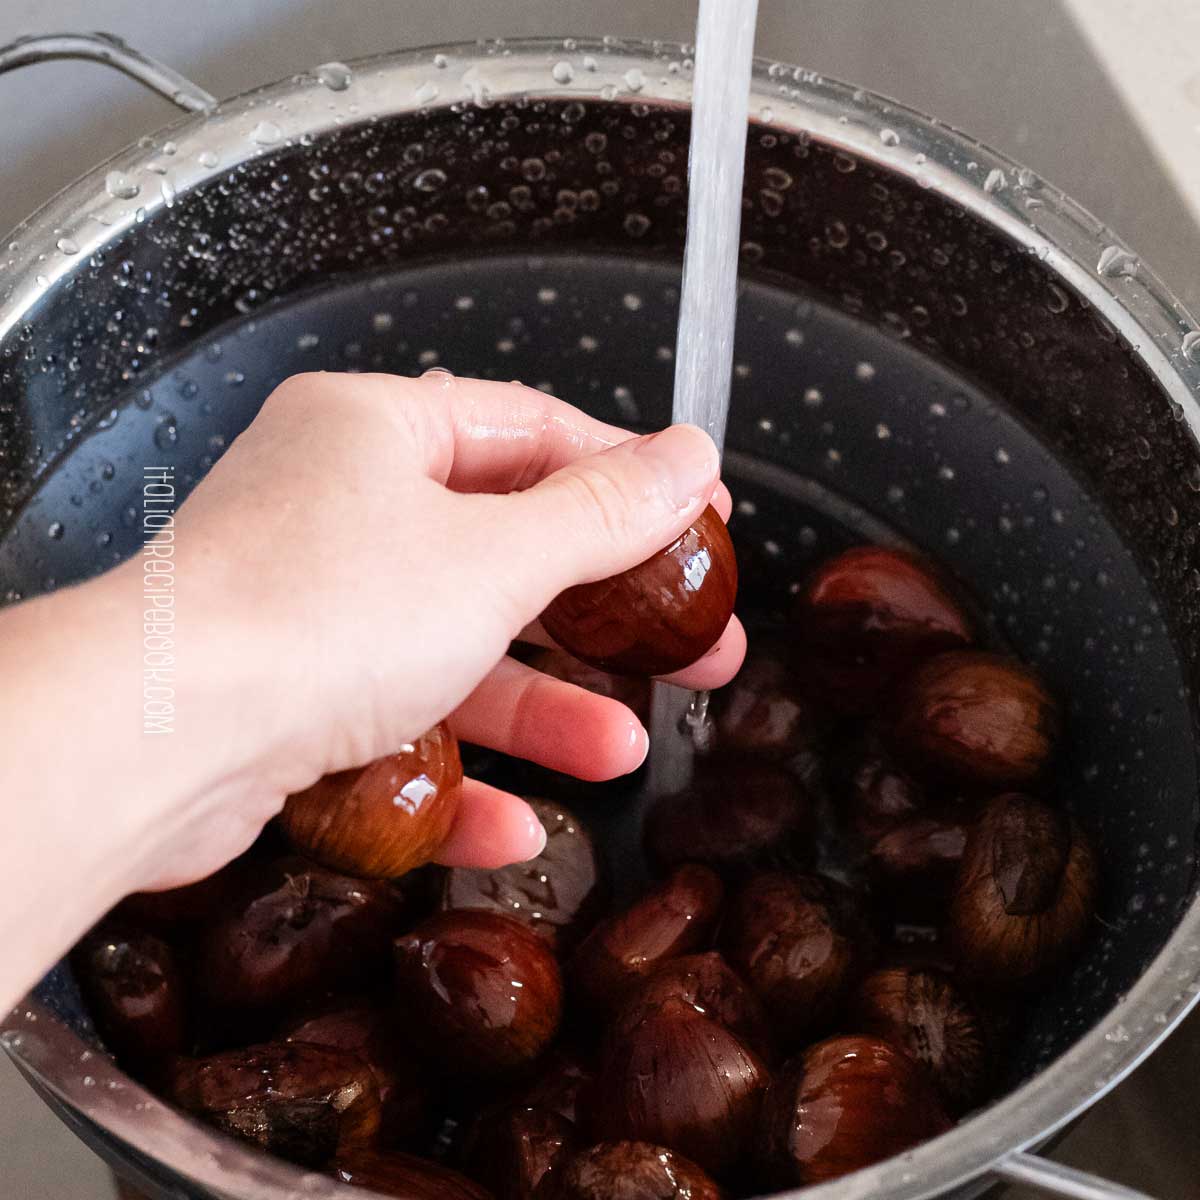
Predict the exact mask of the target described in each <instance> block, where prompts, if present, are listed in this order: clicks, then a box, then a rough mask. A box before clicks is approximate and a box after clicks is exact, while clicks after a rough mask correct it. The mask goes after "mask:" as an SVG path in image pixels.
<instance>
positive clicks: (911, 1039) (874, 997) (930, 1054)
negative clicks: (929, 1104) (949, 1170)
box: [851, 967, 992, 1113]
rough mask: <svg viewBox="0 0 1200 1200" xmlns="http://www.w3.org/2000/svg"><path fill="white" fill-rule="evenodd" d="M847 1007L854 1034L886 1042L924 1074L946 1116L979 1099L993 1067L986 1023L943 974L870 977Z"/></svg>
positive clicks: (911, 971)
mask: <svg viewBox="0 0 1200 1200" xmlns="http://www.w3.org/2000/svg"><path fill="white" fill-rule="evenodd" d="M851 1007H852V1011H853V1013H854V1017H853V1021H854V1025H855V1027H856V1028H859V1029H861V1030H863V1031H864V1032H866V1033H872V1034H875V1035H877V1036H878V1037H881V1038H883V1039H884V1040H885V1041H888V1042H891V1043H892V1045H894V1046H896V1047H897V1048H898V1049H900V1050H903V1051H904V1052H905V1053H906V1054H907V1055H908V1056H909V1057H910V1058H913V1059H915V1060H916V1061H917V1062H919V1063H920V1064H921V1065H922V1066H924V1067H925V1068H926V1070H927V1071H928V1072H929V1076H930V1078H931V1079H932V1080H933V1084H934V1086H935V1087H936V1088H937V1090H938V1093H939V1094H940V1096H941V1098H942V1100H943V1102H944V1104H945V1106H946V1108H947V1109H948V1110H949V1111H951V1112H958V1113H961V1112H965V1111H966V1110H967V1109H968V1108H970V1107H971V1106H972V1105H973V1104H975V1103H976V1102H977V1101H978V1100H979V1099H980V1098H981V1097H982V1096H983V1093H984V1090H985V1088H986V1086H987V1083H988V1080H989V1077H990V1075H991V1067H992V1063H991V1048H990V1045H989V1036H988V1030H987V1026H986V1021H985V1019H984V1018H983V1016H982V1015H981V1014H980V1012H979V1011H978V1010H977V1009H976V1007H975V1005H974V1004H973V1003H972V1002H971V1000H970V999H969V998H968V997H967V994H966V992H965V991H964V990H963V988H962V986H961V985H960V984H958V983H956V982H955V981H954V980H953V979H952V978H951V977H950V976H949V975H948V974H946V972H945V971H939V970H936V969H934V968H929V967H924V968H922V967H883V968H881V969H879V970H877V971H872V972H871V974H870V975H868V976H867V977H866V978H865V979H864V980H863V981H862V983H861V984H859V987H858V990H857V991H856V993H855V995H854V999H853V1002H852V1005H851Z"/></svg>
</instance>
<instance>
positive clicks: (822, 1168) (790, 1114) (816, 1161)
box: [755, 1036, 949, 1188]
mask: <svg viewBox="0 0 1200 1200" xmlns="http://www.w3.org/2000/svg"><path fill="white" fill-rule="evenodd" d="M948 1127H949V1121H948V1120H947V1118H946V1116H945V1113H944V1112H943V1111H942V1108H941V1105H940V1104H939V1102H938V1098H937V1095H936V1093H935V1092H934V1090H933V1086H932V1084H931V1083H930V1082H929V1080H928V1078H927V1076H926V1073H925V1069H924V1068H923V1067H922V1066H920V1065H919V1064H918V1063H917V1062H915V1061H914V1060H913V1059H911V1058H909V1057H908V1055H907V1054H904V1053H903V1052H902V1051H900V1050H898V1049H897V1048H896V1047H895V1046H893V1045H892V1044H891V1043H890V1042H887V1041H884V1040H882V1039H880V1038H875V1037H859V1036H855V1037H833V1038H829V1039H827V1040H826V1041H823V1042H818V1043H817V1044H816V1045H814V1046H810V1047H809V1049H808V1050H806V1051H805V1052H804V1053H803V1054H801V1055H799V1056H798V1057H797V1058H795V1059H793V1060H792V1061H791V1062H790V1063H788V1064H787V1065H786V1066H784V1067H783V1068H782V1070H780V1071H779V1073H778V1074H777V1075H776V1076H775V1078H774V1080H773V1081H772V1083H771V1086H770V1087H769V1088H768V1089H767V1094H766V1097H765V1099H764V1101H763V1106H762V1120H761V1123H760V1127H759V1131H758V1139H757V1145H756V1148H755V1159H756V1162H757V1165H758V1169H759V1174H760V1178H761V1181H762V1184H763V1185H764V1186H765V1187H770V1188H787V1187H807V1186H809V1185H811V1184H815V1183H821V1182H823V1181H825V1180H828V1179H836V1178H838V1177H839V1176H841V1175H848V1174H849V1173H850V1172H851V1171H857V1170H859V1169H860V1168H861V1167H866V1166H870V1165H871V1164H872V1163H875V1162H879V1161H881V1160H882V1159H885V1158H890V1157H891V1156H892V1155H893V1154H900V1153H902V1152H903V1151H905V1150H908V1149H909V1148H910V1147H912V1146H915V1145H916V1144H917V1143H918V1142H922V1141H925V1140H926V1139H927V1138H931V1137H935V1136H936V1135H937V1134H939V1133H942V1132H943V1131H944V1130H945V1129H947V1128H948Z"/></svg>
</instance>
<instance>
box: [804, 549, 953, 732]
mask: <svg viewBox="0 0 1200 1200" xmlns="http://www.w3.org/2000/svg"><path fill="white" fill-rule="evenodd" d="M797 617H798V621H799V624H800V632H801V641H802V645H803V653H804V658H803V661H804V664H805V666H806V668H807V669H810V670H811V671H812V672H813V673H814V674H815V675H816V677H817V679H818V680H819V683H820V694H821V695H822V696H823V697H827V698H828V700H829V702H830V703H832V704H833V705H834V706H835V707H836V708H838V709H839V710H841V711H842V712H846V713H854V714H861V713H868V712H872V711H874V710H875V709H876V708H877V707H878V706H879V705H880V703H881V702H882V701H883V700H884V699H885V698H886V696H887V693H888V691H889V690H890V689H891V687H892V685H893V684H894V683H895V682H896V681H897V680H899V679H900V678H902V677H903V676H904V675H906V674H907V673H908V672H909V671H910V670H911V669H912V668H913V667H914V666H915V665H916V664H917V663H919V662H920V661H921V660H922V659H925V658H928V657H930V656H931V655H934V654H937V653H939V652H940V651H942V650H950V649H953V648H954V647H957V646H966V645H969V644H970V642H971V640H972V636H973V633H972V629H971V623H970V620H969V619H968V617H967V615H966V613H965V612H964V611H963V609H962V607H961V605H960V604H959V603H958V601H957V600H956V599H955V598H954V596H953V595H952V594H951V592H950V589H949V587H948V586H947V585H946V583H945V582H944V581H943V580H942V578H941V576H940V573H939V571H938V570H937V568H935V567H934V566H933V565H932V564H930V563H927V562H925V561H923V560H922V559H919V558H917V557H916V556H915V555H911V554H906V553H904V552H903V551H899V550H890V549H888V548H886V547H883V546H856V547H854V548H852V549H850V550H846V551H844V552H843V553H842V554H839V555H836V556H835V557H834V558H831V559H829V560H828V561H826V562H824V563H822V564H821V565H820V566H819V567H818V568H817V569H816V570H815V571H814V572H813V574H812V576H811V577H810V578H809V580H808V582H807V584H806V585H805V587H804V589H803V590H802V592H801V593H800V598H799V602H798V606H797Z"/></svg>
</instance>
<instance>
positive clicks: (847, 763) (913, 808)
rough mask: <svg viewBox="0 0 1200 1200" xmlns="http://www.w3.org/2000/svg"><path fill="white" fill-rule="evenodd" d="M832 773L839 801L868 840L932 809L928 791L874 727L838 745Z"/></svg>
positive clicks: (831, 764)
mask: <svg viewBox="0 0 1200 1200" xmlns="http://www.w3.org/2000/svg"><path fill="white" fill-rule="evenodd" d="M829 773H830V776H831V780H830V788H831V791H832V793H833V796H834V799H835V801H836V802H837V803H838V804H839V805H842V806H844V807H845V809H846V811H847V816H848V817H849V819H850V822H851V824H853V826H854V828H855V829H856V830H857V831H858V833H859V834H860V835H861V836H862V837H863V838H865V839H866V840H867V841H868V842H871V841H874V840H875V839H876V838H878V837H880V836H882V835H883V834H885V833H887V831H888V830H889V829H892V828H893V827H894V826H896V825H898V824H900V823H902V822H904V821H906V820H908V819H909V818H910V817H914V816H917V815H918V814H919V813H922V812H924V811H925V810H926V809H927V808H928V807H929V798H928V796H927V795H926V792H925V789H924V787H923V786H922V785H921V784H920V783H919V782H918V781H917V780H916V779H915V778H914V777H913V776H912V775H911V774H910V773H909V772H908V771H906V770H905V769H904V768H903V767H902V766H901V765H900V764H899V763H898V762H897V761H896V757H895V755H894V754H893V753H892V752H891V750H890V749H889V748H888V746H887V743H886V741H885V740H884V738H883V736H882V735H881V733H880V730H879V729H878V728H877V727H875V726H868V727H867V728H865V729H863V730H860V731H858V732H857V733H856V734H854V735H853V736H852V737H850V738H849V739H848V740H846V741H845V742H843V743H842V744H841V746H839V747H838V750H837V752H836V753H835V754H834V755H833V758H832V760H831V762H830V771H829Z"/></svg>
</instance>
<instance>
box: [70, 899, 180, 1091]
mask: <svg viewBox="0 0 1200 1200" xmlns="http://www.w3.org/2000/svg"><path fill="white" fill-rule="evenodd" d="M71 962H72V965H73V966H74V968H75V977H76V978H77V979H78V980H79V986H80V990H81V991H82V992H83V995H84V999H85V1000H86V1001H87V1004H88V1011H89V1013H90V1014H91V1017H92V1020H93V1021H94V1022H95V1024H96V1029H97V1030H98V1031H99V1033H100V1036H101V1037H102V1038H103V1039H104V1041H105V1044H106V1045H107V1046H108V1048H109V1049H110V1050H111V1051H112V1052H113V1053H114V1054H116V1055H117V1056H118V1057H119V1058H120V1059H121V1060H122V1061H123V1062H124V1063H125V1064H126V1065H130V1066H134V1067H136V1068H137V1069H138V1071H139V1072H143V1071H146V1070H150V1071H156V1070H157V1069H158V1068H159V1067H160V1066H161V1064H162V1061H163V1059H165V1058H167V1057H168V1056H170V1055H172V1054H178V1053H180V1052H181V1051H182V1050H183V1048H184V1041H185V1038H186V1035H187V1024H186V1020H185V1001H184V987H183V981H182V979H181V978H180V975H179V970H178V968H177V966H176V963H175V955H174V952H173V951H172V950H171V947H170V946H168V945H167V943H166V942H164V941H163V940H162V939H161V938H157V937H155V936H154V935H153V934H151V933H145V932H140V931H137V930H133V929H128V928H122V927H121V926H119V925H115V924H109V923H105V924H102V925H100V926H97V927H96V928H95V929H93V930H92V931H91V932H90V933H88V934H87V935H86V936H85V937H84V938H83V940H82V941H81V942H80V943H79V945H78V946H76V947H75V950H74V952H73V953H72V955H71Z"/></svg>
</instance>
